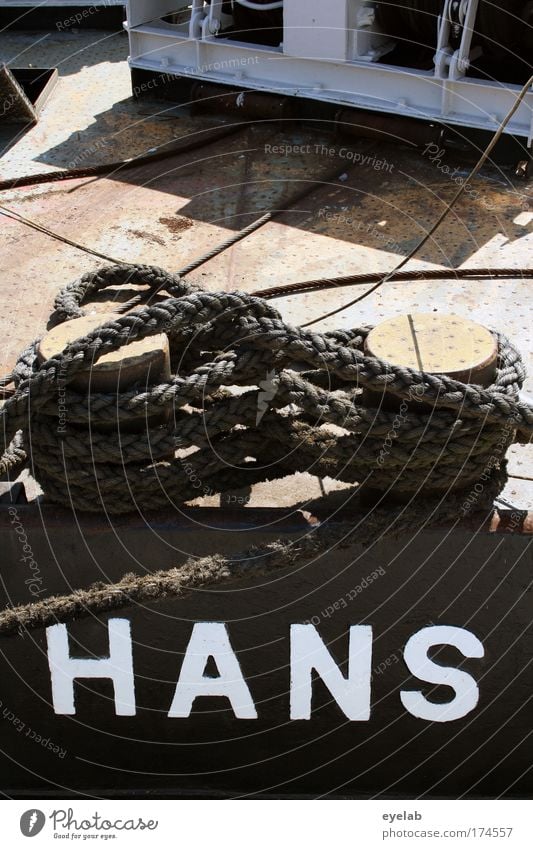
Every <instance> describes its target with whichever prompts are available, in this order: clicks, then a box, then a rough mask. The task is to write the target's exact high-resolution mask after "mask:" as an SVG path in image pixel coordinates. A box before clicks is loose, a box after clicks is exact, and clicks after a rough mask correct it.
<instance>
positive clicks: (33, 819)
mask: <svg viewBox="0 0 533 849" xmlns="http://www.w3.org/2000/svg"><path fill="white" fill-rule="evenodd" d="M45 822H46V817H45V815H44V814H43V812H42V811H38V810H37V809H36V808H32V809H31V810H29V811H25V813H23V814H22V816H21V818H20V830H21V832H22V833H23V835H24V837H35V836H36V835H37V834H39V832H40V831H42V830H43V827H44V824H45Z"/></svg>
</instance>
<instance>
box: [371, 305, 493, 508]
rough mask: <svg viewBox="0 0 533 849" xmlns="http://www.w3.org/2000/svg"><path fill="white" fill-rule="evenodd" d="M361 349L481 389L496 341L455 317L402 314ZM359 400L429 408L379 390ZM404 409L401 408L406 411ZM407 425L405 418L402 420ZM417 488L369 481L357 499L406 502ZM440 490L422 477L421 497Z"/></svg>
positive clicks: (489, 376)
mask: <svg viewBox="0 0 533 849" xmlns="http://www.w3.org/2000/svg"><path fill="white" fill-rule="evenodd" d="M365 353H366V354H367V355H368V356H371V357H377V358H379V359H380V360H384V361H386V362H389V363H391V365H395V366H405V367H406V368H412V369H416V370H417V371H424V372H427V373H429V374H434V375H442V376H447V377H450V378H453V379H454V380H458V381H461V382H462V383H470V384H475V385H477V386H482V387H487V386H489V385H490V384H491V383H492V382H493V381H494V379H495V377H496V370H497V364H498V344H497V340H496V338H495V336H494V335H493V334H492V333H491V331H490V330H488V329H487V328H486V327H484V326H483V325H481V324H477V323H476V322H474V321H470V320H469V319H465V318H462V317H461V316H457V315H444V314H439V313H408V314H406V315H400V316H396V317H394V318H392V319H388V320H387V321H384V322H383V323H381V324H379V325H377V326H376V327H375V328H374V329H373V330H372V331H371V332H370V333H369V335H368V337H367V339H366V342H365ZM364 398H365V402H366V403H368V404H369V405H372V406H375V407H381V408H382V409H385V410H388V411H401V410H403V411H404V412H405V414H406V416H407V417H408V415H409V412H408V411H409V410H411V411H412V412H413V413H415V414H416V413H417V412H424V413H427V412H431V409H432V407H431V405H430V404H428V403H427V402H423V401H420V400H418V399H417V395H416V391H415V392H413V394H412V398H409V399H408V400H402V399H400V398H398V397H397V396H395V395H393V394H392V393H388V392H387V391H386V389H384V391H383V393H378V392H375V391H373V392H368V391H365V395H364ZM406 407H407V410H406ZM406 426H408V422H407V423H406ZM417 494H420V493H418V492H415V491H413V492H407V491H406V490H405V488H403V489H402V490H401V491H399V490H395V488H394V486H393V487H391V489H390V490H389V491H387V493H386V494H385V493H383V492H382V491H379V490H377V489H376V488H375V487H372V485H371V484H370V485H368V486H365V487H364V488H363V490H362V498H363V502H364V503H365V504H367V505H369V506H370V505H372V504H375V503H377V502H378V501H382V500H383V498H384V496H385V495H386V497H387V499H391V500H392V501H395V502H405V501H410V500H411V499H412V498H413V496H414V495H417ZM435 494H443V493H442V492H441V491H440V490H439V489H438V487H432V486H431V482H430V481H428V484H427V486H425V487H424V490H423V493H422V495H428V496H429V495H435Z"/></svg>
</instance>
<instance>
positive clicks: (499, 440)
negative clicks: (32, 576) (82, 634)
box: [0, 265, 533, 633]
mask: <svg viewBox="0 0 533 849" xmlns="http://www.w3.org/2000/svg"><path fill="white" fill-rule="evenodd" d="M124 284H129V285H135V284H143V285H145V286H148V287H149V288H150V291H152V292H157V293H161V292H166V294H168V296H169V297H168V298H167V299H166V300H163V301H160V302H158V303H154V304H152V305H150V306H145V307H143V308H140V309H138V310H136V311H135V312H132V313H130V314H127V315H121V316H117V317H116V318H114V319H113V320H111V321H107V322H106V323H105V324H103V325H102V326H101V327H99V328H97V329H96V330H94V331H92V332H91V333H89V334H88V335H87V336H85V337H84V338H83V339H79V340H77V341H76V342H74V343H72V344H70V345H69V346H68V347H67V348H66V349H65V350H64V351H63V352H62V353H61V354H60V355H58V356H56V357H53V358H52V359H49V360H48V361H46V362H44V363H42V364H39V362H38V358H37V343H34V344H33V345H31V346H30V347H29V348H28V349H27V350H26V351H25V352H24V353H23V354H22V355H21V357H20V358H19V360H18V363H17V365H16V367H15V369H14V371H13V375H12V378H13V382H14V384H15V390H14V392H13V394H12V396H11V397H9V398H8V399H7V400H6V401H5V403H4V406H3V408H2V409H1V410H0V417H1V419H2V425H3V435H4V449H5V453H4V456H3V458H2V461H1V463H2V465H3V470H4V471H6V470H8V469H9V468H11V467H12V468H14V467H15V466H16V465H17V464H19V463H20V461H21V460H22V459H23V458H24V457H25V456H26V455H28V456H29V457H30V458H31V468H32V472H33V474H34V476H35V477H36V479H37V480H38V482H39V483H40V484H41V486H42V488H43V490H44V493H45V496H46V498H47V499H48V500H50V501H52V502H56V503H59V504H63V505H65V506H67V507H72V508H74V509H75V510H81V511H92V512H101V511H105V512H107V513H110V514H120V513H128V512H130V511H133V510H141V511H143V512H144V511H151V510H155V509H162V508H163V509H165V508H168V507H170V506H172V505H181V504H183V503H185V502H187V501H190V500H193V499H195V498H196V497H198V496H199V495H204V494H206V493H208V494H215V493H222V492H225V491H228V490H235V489H238V488H242V487H245V486H250V485H252V484H254V483H257V482H259V481H265V480H273V479H277V478H281V477H285V476H287V475H290V474H293V473H294V472H301V471H308V472H311V473H312V474H315V475H318V476H320V477H325V476H330V477H332V478H336V479H338V480H341V481H345V482H348V483H356V482H358V483H361V482H364V483H366V484H370V486H371V487H372V489H373V490H375V491H379V492H382V493H386V492H387V491H388V490H389V489H390V488H391V487H393V488H394V491H395V492H397V493H402V492H403V493H404V494H408V495H413V496H414V495H415V494H416V493H417V492H422V493H424V489H425V487H426V485H427V484H428V483H430V488H431V491H432V493H433V495H432V496H431V497H429V498H428V497H426V496H424V497H423V498H422V499H418V500H416V501H415V502H414V504H411V505H410V506H406V505H401V506H396V507H391V506H390V505H389V506H388V507H379V508H377V509H372V510H370V511H369V512H368V514H366V515H364V516H354V521H353V523H351V524H350V526H347V525H343V524H341V525H338V526H337V527H336V528H335V527H333V528H328V526H327V525H326V526H322V527H319V528H317V529H315V530H313V531H312V532H310V533H309V534H308V535H306V536H305V538H304V539H303V540H299V541H298V543H296V544H295V543H293V542H288V543H286V542H282V541H277V542H275V543H269V544H267V545H265V546H263V547H262V548H258V549H255V550H254V551H253V552H244V553H242V554H240V555H235V556H232V557H222V556H221V555H214V556H213V557H208V558H202V559H197V560H194V559H193V560H192V561H190V562H188V563H187V564H185V566H183V567H179V568H177V569H173V570H169V571H167V572H162V573H156V574H154V575H149V576H143V577H138V576H125V577H124V578H123V579H122V581H120V582H119V583H118V584H115V585H112V586H109V587H106V586H104V585H95V586H94V587H90V588H88V589H85V590H79V591H77V592H75V593H74V594H72V595H71V596H64V597H59V598H56V597H54V598H50V599H44V600H42V601H40V602H39V603H38V604H32V605H27V606H24V607H22V608H16V609H7V610H5V611H3V612H1V613H0V633H13V632H14V631H16V630H17V629H18V628H21V627H41V626H43V625H46V624H50V623H51V622H55V621H68V620H69V619H71V618H74V617H77V616H80V615H87V614H88V613H89V612H96V611H103V610H109V609H114V608H117V607H121V606H124V605H125V604H129V603H132V602H134V601H137V602H139V601H148V600H150V599H153V598H156V597H157V598H162V597H165V596H169V595H175V596H180V595H182V594H183V593H184V592H185V591H186V590H190V589H193V588H194V587H198V586H204V585H207V586H209V585H211V584H213V583H219V582H221V581H227V580H232V579H235V578H237V577H242V576H244V575H245V574H246V575H256V574H259V573H262V572H263V571H264V570H268V569H274V568H281V567H283V566H287V565H291V564H293V563H295V562H297V561H298V560H299V559H301V558H305V557H307V558H308V557H309V556H310V555H314V554H317V553H320V552H323V551H325V550H327V549H328V548H329V547H332V546H339V545H341V546H342V545H345V544H353V543H354V542H357V543H358V544H363V545H368V544H370V543H371V542H372V541H375V540H377V539H379V538H381V537H382V536H384V535H386V534H388V533H400V532H405V531H406V530H408V529H413V528H419V527H422V526H424V524H426V523H430V524H431V523H436V522H442V521H444V520H452V519H455V520H457V519H458V517H459V515H460V507H461V505H463V508H464V504H465V497H466V495H465V494H468V498H467V501H466V503H468V504H470V505H471V506H472V509H473V510H475V511H490V510H491V508H492V503H493V499H494V498H495V496H497V495H498V493H499V492H500V491H501V490H502V488H503V487H504V485H505V482H506V460H505V454H506V451H507V449H508V448H509V446H510V445H511V444H512V443H513V442H514V441H515V440H516V438H517V432H518V431H519V432H520V433H521V436H522V438H524V437H525V438H526V439H530V438H531V436H532V435H533V409H532V408H531V407H530V406H528V404H527V403H525V402H524V401H523V400H521V399H520V397H519V391H520V389H521V387H522V385H523V381H524V377H525V372H524V367H523V364H522V360H521V358H520V355H519V353H518V352H517V351H516V350H515V348H514V347H513V346H512V345H511V343H510V342H509V341H508V340H507V339H506V338H505V337H503V336H502V335H499V334H495V335H496V337H497V340H498V367H497V375H496V379H495V381H494V383H493V384H492V385H491V386H489V387H487V388H481V387H479V386H475V385H471V384H463V383H460V382H459V381H456V380H453V379H451V378H448V377H444V376H441V377H438V376H435V375H431V374H427V373H425V372H423V371H417V370H414V369H409V368H404V367H399V366H394V365H391V364H390V363H387V362H384V361H382V360H379V359H375V358H373V357H369V356H366V355H365V353H364V349H363V346H364V341H365V339H366V336H367V335H368V333H369V332H370V328H368V327H362V328H357V329H353V330H338V331H333V332H328V333H316V332H313V331H310V330H306V329H303V328H300V327H292V326H290V325H288V324H286V323H285V322H284V321H283V320H282V319H281V316H280V315H279V313H278V312H277V311H276V310H275V309H274V308H273V307H272V306H271V305H270V304H269V303H267V302H266V301H265V300H263V299H261V298H259V297H255V296H251V295H248V294H245V293H242V292H230V293H226V292H205V291H202V290H200V289H199V288H197V287H194V286H192V285H190V284H188V283H186V282H184V281H183V280H181V279H180V278H179V277H178V276H176V275H172V274H169V273H167V272H165V271H163V270H162V269H160V268H155V267H152V266H141V265H139V266H133V267H132V266H121V265H119V266H108V267H105V268H102V269H100V270H99V271H96V272H90V273H88V274H85V275H84V276H83V277H82V278H81V279H80V280H78V281H76V282H74V283H72V284H70V285H69V286H67V287H66V288H65V289H64V290H63V291H62V292H61V293H60V294H59V296H58V297H57V299H56V302H55V308H56V313H55V318H56V319H57V320H59V321H66V320H68V319H72V318H77V317H80V316H81V315H83V314H84V313H83V309H82V304H84V303H87V301H88V300H90V298H91V296H93V295H94V294H96V292H98V291H101V290H103V289H105V288H107V287H116V286H120V285H124ZM162 332H164V333H166V334H167V335H168V337H169V341H170V347H171V358H172V367H173V373H174V376H173V377H172V379H171V380H170V381H167V382H165V383H162V384H159V385H157V386H137V387H133V388H130V389H129V390H127V391H117V392H113V393H109V394H105V393H93V392H90V393H86V394H82V393H80V392H76V391H74V390H73V389H72V387H71V386H70V384H71V382H72V380H73V379H74V378H75V376H76V375H77V374H78V372H80V370H82V369H87V368H88V367H90V366H91V365H93V364H94V363H96V362H97V361H98V359H99V358H100V357H101V356H102V355H103V354H105V353H108V352H110V351H113V350H116V349H117V348H119V347H121V346H123V345H125V344H127V343H128V342H131V341H133V340H135V339H142V338H145V337H147V336H152V335H155V334H159V333H162ZM385 392H386V395H387V397H389V398H390V396H395V397H396V398H397V399H398V403H399V404H400V409H399V411H397V412H395V411H390V410H388V409H385V408H384V406H383V405H382V404H381V398H382V396H384V393H385ZM60 395H61V405H62V407H63V408H64V410H66V416H65V421H64V422H62V424H61V426H60V412H59V408H60V405H59V403H58V399H59V396H60ZM376 399H378V400H377V401H376ZM402 402H404V403H402ZM162 411H170V418H169V421H168V424H157V425H155V424H153V423H152V424H150V422H153V416H154V415H156V414H161V413H162ZM139 417H141V420H142V418H143V417H144V423H145V424H144V428H143V430H142V432H139V431H138V425H139ZM132 421H135V422H136V427H135V431H133V432H132V431H131V430H128V427H129V426H130V425H131V423H132ZM180 449H181V450H180ZM175 454H177V456H174V455H175ZM180 454H181V455H183V456H180ZM471 496H473V497H471Z"/></svg>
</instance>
